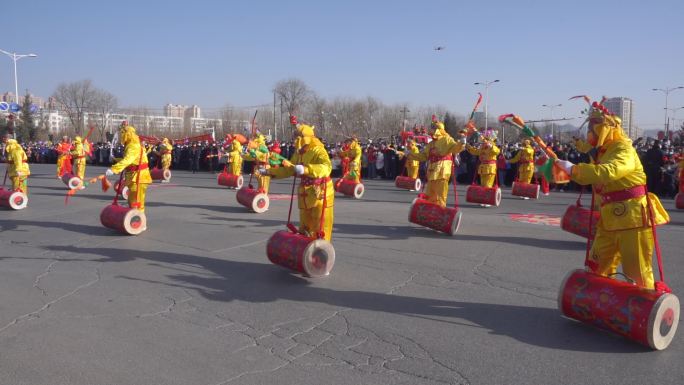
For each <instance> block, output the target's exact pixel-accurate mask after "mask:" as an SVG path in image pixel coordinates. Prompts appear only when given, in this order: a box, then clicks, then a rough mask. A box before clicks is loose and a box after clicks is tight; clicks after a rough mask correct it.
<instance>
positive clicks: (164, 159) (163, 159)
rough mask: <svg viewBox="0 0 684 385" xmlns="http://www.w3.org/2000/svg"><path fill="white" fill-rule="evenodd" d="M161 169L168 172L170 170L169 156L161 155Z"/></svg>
mask: <svg viewBox="0 0 684 385" xmlns="http://www.w3.org/2000/svg"><path fill="white" fill-rule="evenodd" d="M161 168H162V170H168V169H170V168H171V155H162V157H161Z"/></svg>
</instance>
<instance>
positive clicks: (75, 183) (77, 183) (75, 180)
mask: <svg viewBox="0 0 684 385" xmlns="http://www.w3.org/2000/svg"><path fill="white" fill-rule="evenodd" d="M82 185H83V181H82V180H81V178H79V177H77V176H74V177H71V178H69V181H68V182H67V186H69V188H70V189H71V190H76V189H78V188H81V186H82Z"/></svg>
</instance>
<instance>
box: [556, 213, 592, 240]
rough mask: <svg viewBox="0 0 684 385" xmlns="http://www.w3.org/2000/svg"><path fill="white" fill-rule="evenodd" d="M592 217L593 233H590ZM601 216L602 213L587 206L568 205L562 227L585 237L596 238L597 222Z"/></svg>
mask: <svg viewBox="0 0 684 385" xmlns="http://www.w3.org/2000/svg"><path fill="white" fill-rule="evenodd" d="M591 216H593V218H591V234H589V227H590V226H589V218H590V217H591ZM600 218H601V213H600V212H598V211H593V212H592V211H591V210H589V209H588V208H586V207H583V206H577V205H576V204H574V205H570V206H568V208H567V209H566V210H565V214H563V218H562V219H561V229H563V230H565V231H567V232H569V233H573V234H575V235H579V236H580V237H583V238H590V239H594V236H595V235H596V224H597V223H598V221H599V219H600Z"/></svg>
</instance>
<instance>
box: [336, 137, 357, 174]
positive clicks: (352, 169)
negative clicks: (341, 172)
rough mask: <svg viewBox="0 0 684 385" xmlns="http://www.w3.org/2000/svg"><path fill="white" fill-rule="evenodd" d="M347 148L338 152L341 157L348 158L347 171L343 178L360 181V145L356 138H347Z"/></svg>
mask: <svg viewBox="0 0 684 385" xmlns="http://www.w3.org/2000/svg"><path fill="white" fill-rule="evenodd" d="M347 143H348V144H349V145H348V148H347V149H346V150H344V151H341V152H340V157H341V158H349V172H348V173H347V175H345V179H348V180H353V181H354V182H356V183H360V182H361V146H360V145H359V141H358V140H357V139H356V138H351V139H347Z"/></svg>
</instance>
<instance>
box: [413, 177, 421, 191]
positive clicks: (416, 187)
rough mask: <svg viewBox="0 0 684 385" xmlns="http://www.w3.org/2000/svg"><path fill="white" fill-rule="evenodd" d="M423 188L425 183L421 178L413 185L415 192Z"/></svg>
mask: <svg viewBox="0 0 684 385" xmlns="http://www.w3.org/2000/svg"><path fill="white" fill-rule="evenodd" d="M421 187H423V182H422V181H421V180H420V178H416V182H415V183H414V184H413V189H414V190H415V191H420V188H421Z"/></svg>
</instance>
